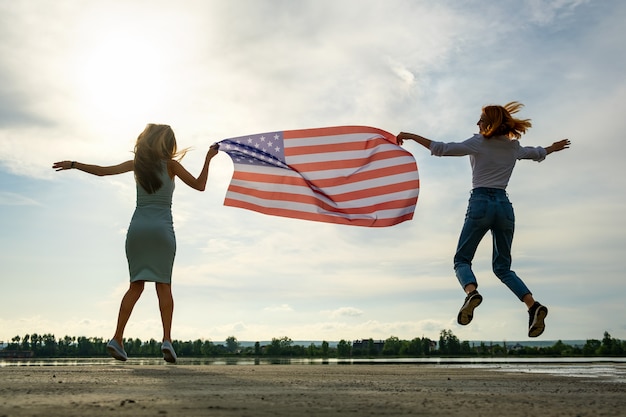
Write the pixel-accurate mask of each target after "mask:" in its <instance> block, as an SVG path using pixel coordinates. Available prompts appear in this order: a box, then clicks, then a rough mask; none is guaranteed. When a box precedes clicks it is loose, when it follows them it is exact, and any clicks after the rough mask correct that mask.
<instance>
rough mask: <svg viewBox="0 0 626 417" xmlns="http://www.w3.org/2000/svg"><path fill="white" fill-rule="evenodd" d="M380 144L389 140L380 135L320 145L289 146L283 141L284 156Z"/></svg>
mask: <svg viewBox="0 0 626 417" xmlns="http://www.w3.org/2000/svg"><path fill="white" fill-rule="evenodd" d="M382 145H389V141H388V140H386V139H383V138H381V137H378V138H371V139H369V140H367V141H363V140H361V141H355V142H343V143H325V144H320V145H305V146H289V145H288V144H287V143H285V149H284V152H285V157H288V156H296V155H314V154H328V153H331V152H346V151H365V150H367V149H372V148H376V147H378V146H382Z"/></svg>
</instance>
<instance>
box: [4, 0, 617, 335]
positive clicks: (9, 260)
mask: <svg viewBox="0 0 626 417" xmlns="http://www.w3.org/2000/svg"><path fill="white" fill-rule="evenodd" d="M146 4H147V3H145V2H143V1H129V2H110V1H106V2H105V1H102V2H100V1H93V2H87V3H81V4H80V5H77V4H76V2H69V1H68V2H63V1H60V2H54V3H47V2H30V1H20V0H18V1H13V2H5V3H3V4H2V5H1V6H0V35H2V39H3V42H2V45H0V52H1V53H0V75H2V78H3V80H5V82H4V83H3V86H1V87H0V93H2V94H1V95H0V97H1V98H0V110H1V111H0V145H1V146H0V180H2V184H3V185H2V189H1V190H0V208H1V209H2V216H0V219H2V220H0V227H1V228H2V230H3V234H2V236H1V237H0V245H1V248H2V250H1V251H0V254H1V255H0V272H1V273H2V275H3V276H11V280H9V281H8V282H7V284H6V285H7V288H6V289H5V291H3V294H2V296H0V300H1V301H2V302H1V303H0V305H1V306H2V307H0V312H1V313H2V314H1V315H2V317H3V318H4V320H5V321H4V322H3V323H0V328H2V329H3V332H5V333H8V334H4V335H2V334H0V339H1V338H7V337H12V336H13V335H14V334H22V333H25V332H31V331H41V332H44V331H47V330H46V328H50V329H54V332H55V333H58V334H61V333H68V334H71V333H74V332H85V331H91V332H93V333H95V334H94V335H109V334H110V333H111V331H112V329H113V327H114V321H115V317H116V314H117V308H118V307H119V300H120V298H121V295H122V294H123V292H124V290H125V288H126V286H127V283H125V282H124V281H125V279H126V278H124V277H125V275H124V274H126V270H125V267H126V265H125V259H124V251H123V242H124V239H123V234H124V232H125V227H126V226H127V223H128V221H129V219H130V215H131V212H132V209H133V207H134V184H133V181H132V175H128V176H120V177H117V178H92V177H87V176H85V175H84V174H81V173H79V172H75V171H70V172H62V173H54V172H53V171H52V170H51V169H50V166H51V163H52V162H54V161H56V160H63V159H73V160H81V161H85V162H92V163H98V164H108V163H118V162H120V161H122V160H124V159H128V158H130V157H132V154H131V151H132V148H133V144H134V140H135V138H136V137H137V134H138V133H139V132H140V131H141V130H142V129H143V127H144V125H145V124H146V123H148V122H154V121H157V122H162V123H170V124H171V125H172V126H173V127H174V130H175V132H176V134H177V138H178V142H179V145H180V146H182V147H186V146H193V147H194V151H193V152H191V153H190V154H189V155H188V156H187V157H186V158H185V159H184V160H183V164H184V165H185V166H186V167H188V168H189V170H190V171H191V172H192V173H194V174H196V173H197V172H198V171H199V169H200V166H201V163H202V160H203V157H204V152H206V149H207V147H208V146H209V145H210V144H211V143H213V142H215V141H218V140H220V139H223V138H226V137H233V136H238V135H244V134H248V133H256V132H263V131H271V130H274V129H295V128H308V127H321V126H329V125H336V124H367V125H372V126H376V127H380V128H382V129H385V130H388V131H390V132H393V133H397V132H398V131H401V130H404V131H414V132H416V133H420V134H423V135H426V136H428V137H431V138H432V139H436V140H445V141H452V140H454V141H458V140H463V139H465V138H467V137H469V136H471V134H472V133H473V132H474V131H475V123H476V121H477V119H478V116H479V112H480V108H481V106H482V105H484V104H490V103H504V102H507V101H511V100H520V101H522V102H523V103H524V104H526V108H525V109H524V110H523V115H524V116H525V117H530V118H532V120H533V124H534V126H533V128H532V129H531V131H530V132H529V134H528V135H527V136H526V137H524V138H523V139H522V142H523V143H524V144H528V145H549V144H550V143H551V142H552V141H553V140H556V139H560V138H561V137H570V138H571V139H572V142H573V143H572V148H571V149H570V150H568V151H566V152H563V153H560V154H556V155H550V156H549V157H548V160H546V161H545V162H543V163H541V164H535V163H534V162H526V161H520V163H519V164H518V166H517V168H516V172H515V174H514V176H513V179H512V181H511V185H510V187H509V194H510V195H511V198H512V199H513V202H514V206H515V208H516V211H517V216H518V224H517V226H518V228H517V230H516V241H515V243H514V268H516V269H517V270H518V272H519V273H520V274H522V275H523V276H524V277H525V279H527V280H528V283H529V285H530V286H531V288H533V291H535V292H536V293H537V294H538V295H541V299H542V300H543V299H546V303H549V305H550V311H551V313H550V316H549V318H548V326H550V327H549V330H548V331H547V333H546V336H545V337H547V338H550V339H558V338H563V339H568V338H584V337H600V336H601V332H602V331H603V330H604V328H605V327H606V328H607V329H610V330H612V329H615V332H616V334H615V335H614V336H615V337H621V338H624V337H626V336H623V335H620V333H619V332H623V331H624V329H623V326H622V325H621V323H619V322H617V321H616V319H614V318H615V317H619V314H617V313H616V311H618V310H617V307H616V306H618V305H620V304H619V301H618V300H617V301H616V300H614V299H613V298H612V294H618V293H622V292H623V291H621V289H622V287H623V286H622V285H621V280H622V275H623V274H622V271H621V266H620V264H619V262H616V261H615V260H616V259H620V256H621V254H622V253H623V252H624V249H625V248H626V242H625V240H624V236H623V233H620V231H621V230H623V229H624V226H626V225H625V224H624V220H623V218H624V216H623V215H622V213H623V211H624V209H625V208H626V207H625V206H626V201H625V200H624V195H626V194H625V193H624V191H625V188H626V180H625V179H624V178H625V177H624V175H622V173H621V170H622V168H621V166H622V163H621V158H622V156H621V155H622V154H623V151H624V150H626V145H624V142H623V140H622V139H621V132H622V130H623V129H622V126H621V119H622V118H621V113H620V112H621V109H622V108H623V107H624V102H625V100H626V94H625V92H626V80H625V78H624V75H623V67H624V65H625V64H626V62H625V59H626V58H624V57H626V53H625V52H626V51H625V49H624V48H625V46H624V44H623V42H621V39H622V38H623V36H622V32H623V30H622V26H623V21H624V16H626V6H624V5H623V4H622V2H616V1H615V2H614V1H607V2H602V3H598V2H588V1H577V0H572V1H566V0H558V1H550V2H534V1H527V2H515V1H512V0H511V1H503V2H491V3H489V4H485V3H484V2H469V3H464V4H460V3H458V2H453V1H444V2H437V3H433V2H419V1H396V2H391V3H390V2H380V1H361V0H359V1H342V2H336V1H301V2H298V3H297V4H296V3H292V2H288V1H286V2H279V3H277V2H274V1H231V2H222V1H209V2H205V1H184V2H183V3H180V2H177V3H172V2H159V3H157V5H154V3H150V4H151V7H146ZM233 22H236V23H235V24H234V23H233ZM506 22H515V24H507V23H506ZM164 27H167V30H164V29H163V28H164ZM607 63H610V64H607ZM407 148H408V149H409V150H410V151H411V152H412V153H413V154H414V155H415V156H416V159H417V162H418V166H419V169H420V179H421V191H420V198H419V202H418V206H417V210H416V213H415V218H414V220H413V221H411V222H407V223H404V224H402V225H399V226H395V227H392V228H388V229H377V230H367V229H360V228H351V227H341V226H337V225H328V224H316V223H311V222H305V221H298V220H293V219H284V218H277V217H270V216H263V215H260V214H258V213H252V212H247V211H245V210H240V209H234V208H229V207H224V206H223V205H222V201H223V197H224V194H225V191H226V188H227V186H228V182H229V179H230V175H231V174H232V163H231V162H230V161H229V160H228V157H227V156H226V155H223V154H221V155H219V156H218V157H217V158H216V159H214V161H213V162H212V164H211V171H210V180H209V187H208V189H207V191H206V192H205V193H197V192H195V191H193V190H189V189H187V188H186V187H185V186H184V185H183V184H182V183H180V182H178V183H177V190H176V194H175V197H174V203H173V213H174V221H175V230H176V233H177V239H178V245H179V246H178V253H177V259H176V264H175V267H174V271H175V272H174V292H175V297H176V303H177V307H176V313H175V317H176V319H175V334H177V336H176V337H180V338H186V339H196V338H207V339H211V340H223V339H225V338H226V337H228V336H231V335H234V336H236V337H237V338H238V339H239V340H255V339H259V340H267V339H271V337H281V336H288V337H291V338H292V339H293V340H298V339H300V340H310V339H327V340H336V339H338V338H347V339H349V338H360V337H375V338H382V339H384V338H386V337H389V336H391V335H396V336H398V337H402V338H412V337H415V336H423V335H424V336H426V337H431V338H436V337H438V334H439V331H440V330H441V329H442V328H452V329H453V331H454V332H455V334H457V335H458V336H459V337H462V338H466V339H495V340H499V339H509V340H512V339H523V338H524V335H525V332H524V326H525V324H524V321H525V320H526V317H525V311H524V309H523V306H522V305H518V304H517V300H515V298H514V297H513V296H512V295H511V294H510V293H509V292H507V291H508V290H507V289H506V288H503V286H502V284H501V283H500V282H499V281H498V280H497V278H495V277H494V276H493V273H492V272H491V270H490V256H491V253H490V252H491V247H490V241H489V236H487V237H486V238H485V242H484V243H483V245H482V246H481V248H480V249H479V253H478V254H477V258H476V260H475V264H476V270H477V273H478V275H479V280H480V284H481V288H484V290H485V294H484V296H485V300H486V301H485V304H484V305H483V306H481V313H480V316H478V317H477V320H476V323H472V325H471V326H468V327H464V328H460V327H455V326H456V325H455V323H454V319H455V316H456V309H457V308H458V307H459V304H460V302H461V301H462V298H463V293H462V290H461V289H460V287H459V286H458V283H457V282H456V278H455V277H454V271H453V269H452V256H453V253H454V248H455V246H456V240H457V238H458V233H459V231H460V227H461V224H462V221H463V215H464V213H465V205H466V202H467V197H468V190H469V188H470V181H469V174H470V167H469V162H468V161H467V159H466V158H461V159H459V158H433V157H431V156H430V155H429V152H428V151H427V150H426V149H423V148H421V147H420V146H418V145H415V144H409V145H407ZM120 233H122V234H121V235H120ZM33 242H37V245H38V247H45V248H46V251H45V253H44V251H42V252H41V253H39V252H38V253H37V254H36V255H35V256H36V258H37V260H38V262H37V265H34V264H33V262H32V259H33V254H32V248H33ZM68 271H69V272H68ZM599 271H600V272H601V274H599V273H598V272H599ZM70 272H71V273H70ZM526 277H527V278H526ZM590 279H593V282H595V283H599V285H594V286H593V287H592V288H590V287H589V284H588V283H589V280H590ZM22 282H24V283H27V285H23V286H22V285H17V283H22ZM58 282H63V283H64V286H63V288H67V289H66V290H63V291H60V290H58V289H56V288H55V287H52V286H51V284H50V283H58ZM115 285H119V288H118V287H116V288H115V291H114V292H112V293H109V292H107V290H106V288H111V287H112V286H115ZM33 288H35V289H37V291H34V292H33V290H32V289H33ZM586 293H588V294H591V295H592V296H591V295H590V296H589V297H587V298H585V297H584V294H586ZM50 294H52V295H54V296H55V297H56V298H55V300H56V301H55V303H56V304H55V305H57V306H58V307H55V309H46V314H52V315H53V316H50V317H51V318H50V319H49V320H45V319H42V317H44V315H43V313H41V311H43V308H44V307H38V306H41V305H42V303H46V302H47V301H46V300H47V299H46V296H48V295H50ZM102 294H109V295H106V296H104V297H103V296H102ZM27 297H30V298H31V299H32V300H33V303H32V305H33V306H35V307H34V308H35V310H36V311H35V315H33V314H32V312H31V311H28V312H26V311H24V310H23V309H22V308H21V307H20V305H19V304H15V303H16V301H15V300H23V299H25V298H27ZM572 299H575V300H581V302H584V303H585V306H586V309H585V311H588V310H593V311H601V312H602V313H598V314H594V315H593V317H588V315H586V314H583V311H580V312H578V313H577V312H576V311H577V310H572V309H571V300H572ZM606 300H610V301H606ZM69 306H72V308H70V307H69ZM86 306H96V307H95V309H94V310H93V311H92V310H91V309H90V308H87V307H86ZM268 306H269V308H268ZM338 306H348V307H338ZM39 308H41V309H42V310H41V311H40V310H39ZM483 308H484V310H482V309H483ZM482 311H484V312H482ZM320 312H323V313H322V314H320ZM285 313H288V314H285ZM576 314H579V315H581V316H580V317H578V316H576ZM36 315H38V317H35V316H36ZM324 315H327V317H325V318H324V319H322V320H320V317H323V316H324ZM582 316H584V317H582ZM46 317H47V316H46ZM72 317H81V318H80V319H79V320H75V319H73V318H72ZM21 320H25V321H21ZM87 321H88V322H89V323H90V325H89V326H88V325H86V324H85V323H86V322H87ZM581 322H584V324H583V325H582V326H581V325H578V324H577V323H581ZM128 335H133V336H135V337H141V338H149V337H155V338H158V337H159V336H160V322H159V318H158V307H157V305H156V298H155V297H154V294H153V293H148V292H147V294H146V295H144V296H143V297H142V300H141V301H140V304H139V305H138V307H137V310H136V311H135V312H134V315H133V317H132V318H131V322H130V323H129V328H128Z"/></svg>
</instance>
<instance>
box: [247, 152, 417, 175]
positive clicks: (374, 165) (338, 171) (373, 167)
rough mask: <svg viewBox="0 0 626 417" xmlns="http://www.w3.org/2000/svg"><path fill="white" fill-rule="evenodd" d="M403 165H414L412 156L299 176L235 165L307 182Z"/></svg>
mask: <svg viewBox="0 0 626 417" xmlns="http://www.w3.org/2000/svg"><path fill="white" fill-rule="evenodd" d="M405 164H415V159H414V158H413V156H410V155H409V156H401V157H397V158H390V159H383V160H379V161H373V162H372V163H369V164H367V165H366V166H364V167H353V168H341V169H329V170H328V169H327V170H322V171H307V172H305V173H302V175H299V174H298V173H297V172H294V171H292V170H288V169H285V168H278V167H270V166H253V165H250V164H238V163H235V165H236V171H241V172H248V173H255V174H256V173H260V174H273V175H282V176H290V177H295V178H298V177H302V176H305V177H306V178H307V179H309V180H323V179H332V178H338V177H349V176H350V175H353V174H354V173H356V172H369V171H374V170H377V169H380V168H389V167H392V166H398V165H405ZM266 168H272V169H275V170H276V171H273V172H272V171H270V170H269V169H266Z"/></svg>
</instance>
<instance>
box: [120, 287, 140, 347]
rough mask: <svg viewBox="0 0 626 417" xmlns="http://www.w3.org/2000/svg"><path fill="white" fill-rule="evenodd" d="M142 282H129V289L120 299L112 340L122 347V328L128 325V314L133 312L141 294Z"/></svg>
mask: <svg viewBox="0 0 626 417" xmlns="http://www.w3.org/2000/svg"><path fill="white" fill-rule="evenodd" d="M144 282H145V281H135V282H131V283H130V288H128V291H126V294H124V297H123V298H122V303H121V305H120V312H119V315H118V316H117V327H116V329H115V336H113V339H115V340H116V341H117V343H119V344H120V346H123V344H122V339H123V337H124V328H126V323H128V319H129V318H130V314H131V313H132V312H133V308H134V307H135V304H136V303H137V300H139V297H140V296H141V293H142V292H143V286H144Z"/></svg>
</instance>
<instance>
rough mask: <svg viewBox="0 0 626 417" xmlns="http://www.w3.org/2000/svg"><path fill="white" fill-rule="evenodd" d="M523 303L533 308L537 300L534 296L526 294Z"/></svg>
mask: <svg viewBox="0 0 626 417" xmlns="http://www.w3.org/2000/svg"><path fill="white" fill-rule="evenodd" d="M522 301H523V302H524V304H526V307H528V308H531V307H532V306H533V304H535V299H534V298H533V295H532V294H531V293H528V294H526V295H525V296H524V297H523V298H522Z"/></svg>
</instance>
